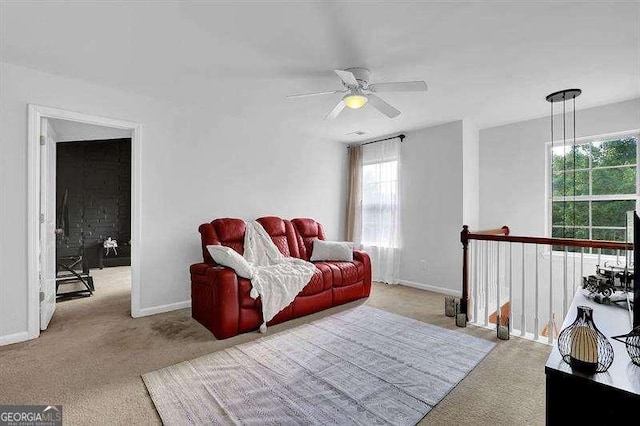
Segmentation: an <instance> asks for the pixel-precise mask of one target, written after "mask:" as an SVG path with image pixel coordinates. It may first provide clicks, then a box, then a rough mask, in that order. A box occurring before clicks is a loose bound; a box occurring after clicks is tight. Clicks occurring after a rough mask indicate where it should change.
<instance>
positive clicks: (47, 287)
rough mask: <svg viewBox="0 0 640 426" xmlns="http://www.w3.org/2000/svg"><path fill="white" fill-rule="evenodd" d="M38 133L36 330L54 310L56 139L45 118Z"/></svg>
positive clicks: (48, 318) (43, 326)
mask: <svg viewBox="0 0 640 426" xmlns="http://www.w3.org/2000/svg"><path fill="white" fill-rule="evenodd" d="M40 135H41V137H40V330H45V329H46V328H47V326H48V325H49V321H51V317H52V316H53V312H54V311H55V310H56V234H55V232H56V142H55V134H54V132H53V129H52V128H51V124H50V123H49V121H48V120H47V119H46V118H43V119H42V122H41V123H40Z"/></svg>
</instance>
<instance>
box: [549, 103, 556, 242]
mask: <svg viewBox="0 0 640 426" xmlns="http://www.w3.org/2000/svg"><path fill="white" fill-rule="evenodd" d="M549 103H550V104H551V237H553V197H554V193H553V192H554V189H555V188H554V186H555V185H554V182H553V180H554V177H555V174H556V171H555V168H554V165H555V161H554V159H555V153H554V146H553V142H554V141H553V101H551V102H549Z"/></svg>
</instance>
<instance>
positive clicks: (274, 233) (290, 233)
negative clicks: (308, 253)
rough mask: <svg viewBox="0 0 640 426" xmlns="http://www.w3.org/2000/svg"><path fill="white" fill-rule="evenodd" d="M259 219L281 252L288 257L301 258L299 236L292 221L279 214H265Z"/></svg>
mask: <svg viewBox="0 0 640 426" xmlns="http://www.w3.org/2000/svg"><path fill="white" fill-rule="evenodd" d="M257 221H258V222H260V225H262V227H263V228H264V230H265V231H267V234H269V236H270V237H271V240H272V241H273V243H274V244H275V245H276V247H278V250H280V253H282V254H283V255H285V256H287V257H297V258H300V250H299V248H298V238H297V235H296V231H295V229H294V227H293V224H292V223H291V221H289V220H285V219H282V218H279V217H277V216H265V217H261V218H259V219H257Z"/></svg>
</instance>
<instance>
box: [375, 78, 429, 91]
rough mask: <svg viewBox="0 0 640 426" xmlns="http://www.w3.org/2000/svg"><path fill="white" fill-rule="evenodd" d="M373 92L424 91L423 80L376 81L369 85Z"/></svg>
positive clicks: (425, 89)
mask: <svg viewBox="0 0 640 426" xmlns="http://www.w3.org/2000/svg"><path fill="white" fill-rule="evenodd" d="M369 89H371V90H373V91H374V92H426V91H427V83H425V82H424V81H399V82H395V83H377V84H372V85H371V86H369Z"/></svg>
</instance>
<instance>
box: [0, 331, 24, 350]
mask: <svg viewBox="0 0 640 426" xmlns="http://www.w3.org/2000/svg"><path fill="white" fill-rule="evenodd" d="M27 340H30V338H29V333H28V332H26V331H23V332H20V333H14V334H7V335H6V336H0V346H5V345H11V344H13V343H20V342H25V341H27Z"/></svg>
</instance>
